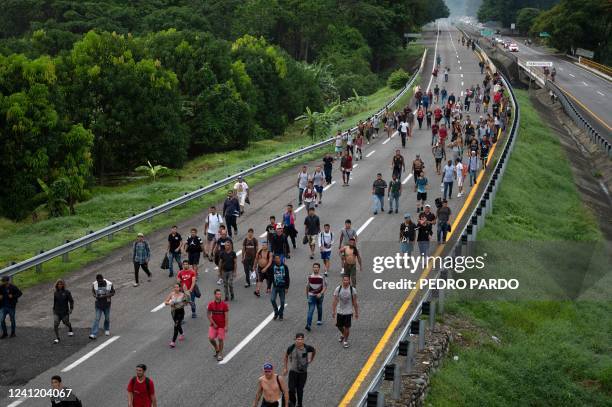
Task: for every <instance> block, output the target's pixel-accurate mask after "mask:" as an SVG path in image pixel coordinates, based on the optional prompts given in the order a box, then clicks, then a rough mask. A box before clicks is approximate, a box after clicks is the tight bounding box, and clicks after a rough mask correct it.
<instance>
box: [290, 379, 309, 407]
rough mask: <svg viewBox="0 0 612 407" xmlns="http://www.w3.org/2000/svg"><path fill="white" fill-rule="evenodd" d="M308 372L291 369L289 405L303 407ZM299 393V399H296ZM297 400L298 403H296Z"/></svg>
mask: <svg viewBox="0 0 612 407" xmlns="http://www.w3.org/2000/svg"><path fill="white" fill-rule="evenodd" d="M307 378H308V373H306V372H296V371H294V370H290V371H289V383H288V387H289V405H290V406H292V407H302V398H303V397H304V386H305V385H306V379H307ZM296 395H297V400H296ZM296 401H297V404H296Z"/></svg>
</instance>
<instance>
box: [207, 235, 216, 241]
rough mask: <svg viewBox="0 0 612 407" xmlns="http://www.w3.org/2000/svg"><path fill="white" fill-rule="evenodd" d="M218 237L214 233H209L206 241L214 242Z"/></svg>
mask: <svg viewBox="0 0 612 407" xmlns="http://www.w3.org/2000/svg"><path fill="white" fill-rule="evenodd" d="M215 237H216V235H215V234H214V233H207V234H206V240H208V241H209V242H212V241H214V240H215Z"/></svg>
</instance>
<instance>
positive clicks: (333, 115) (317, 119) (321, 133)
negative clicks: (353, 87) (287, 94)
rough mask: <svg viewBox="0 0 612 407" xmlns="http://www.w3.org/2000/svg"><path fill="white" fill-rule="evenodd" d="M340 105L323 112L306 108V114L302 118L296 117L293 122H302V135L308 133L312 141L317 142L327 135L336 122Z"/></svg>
mask: <svg viewBox="0 0 612 407" xmlns="http://www.w3.org/2000/svg"><path fill="white" fill-rule="evenodd" d="M339 106H340V105H333V106H331V107H329V108H327V109H325V111H324V112H313V111H312V110H310V108H309V107H306V112H305V113H304V114H303V115H302V116H298V117H296V119H295V121H304V122H305V124H304V127H303V129H302V133H304V132H305V133H308V135H309V136H310V138H311V139H312V141H317V140H320V139H322V138H324V137H325V136H326V135H329V132H330V130H331V127H332V126H333V124H334V123H335V122H336V121H338V119H339V115H338V108H339Z"/></svg>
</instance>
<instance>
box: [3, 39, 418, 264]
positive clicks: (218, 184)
mask: <svg viewBox="0 0 612 407" xmlns="http://www.w3.org/2000/svg"><path fill="white" fill-rule="evenodd" d="M426 57H427V49H425V51H424V52H423V56H422V57H421V64H420V66H419V68H418V69H417V70H416V71H415V72H414V74H413V75H412V77H411V78H410V81H408V83H406V85H405V86H404V88H403V89H402V90H401V91H400V92H399V93H398V94H397V95H396V96H395V97H394V98H393V99H392V100H391V101H389V103H387V104H386V105H385V106H384V107H382V108H381V109H380V110H378V111H377V112H376V113H375V114H373V115H372V117H374V116H376V117H379V116H380V115H381V114H382V113H383V112H384V111H385V110H386V109H387V107H388V106H392V105H393V104H394V103H395V102H397V101H398V100H399V99H400V98H401V97H402V96H403V95H404V94H405V93H406V92H408V91H409V90H410V89H411V88H412V86H413V84H414V81H415V79H416V77H417V75H418V74H419V73H421V72H422V71H423V66H424V65H425V58H426ZM349 131H350V132H351V134H352V133H354V132H356V131H357V127H353V128H351V129H350V130H349ZM342 134H347V132H344V133H342ZM334 140H335V137H331V138H328V139H326V140H323V141H320V142H318V143H313V144H312V145H310V146H306V147H303V148H301V149H298V150H296V151H291V152H289V153H287V154H285V155H282V156H277V157H276V158H272V159H270V160H266V161H264V162H262V163H260V164H257V165H253V166H252V167H251V168H249V169H246V170H242V171H240V172H238V173H237V174H234V175H229V176H227V177H226V178H223V179H222V180H219V181H215V182H213V183H212V184H210V185H208V186H206V187H201V188H199V189H197V190H195V191H193V192H190V193H187V192H186V193H185V194H184V195H183V196H180V197H178V198H175V199H171V200H168V202H166V203H164V204H162V205H159V206H156V207H152V208H151V209H149V210H148V211H145V212H142V213H139V214H137V215H134V216H132V217H130V218H128V219H125V220H122V221H120V222H113V223H112V224H111V225H109V226H107V227H105V228H103V229H100V230H98V231H96V232H90V233H89V234H87V235H86V236H84V237H81V238H79V239H76V240H73V241H66V243H65V244H63V245H61V246H58V247H55V248H53V249H51V250H47V251H42V250H41V252H40V253H39V254H37V255H36V256H34V257H31V258H29V259H27V260H24V261H21V262H18V263H14V262H13V264H11V265H10V266H8V267H6V268H4V269H2V270H0V276H13V275H15V274H17V273H20V272H22V271H24V270H28V269H31V268H33V267H36V269H37V270H40V269H41V267H42V264H43V263H45V262H47V261H49V260H52V259H54V258H56V257H59V256H63V257H64V259H65V261H67V260H68V257H67V256H68V253H70V252H72V251H74V250H77V249H80V248H82V247H89V245H91V244H92V243H94V242H96V241H98V240H101V239H103V238H105V237H109V238H112V236H113V234H115V233H117V232H120V231H122V230H124V229H128V228H131V227H133V226H134V225H136V224H138V223H140V222H142V221H145V220H148V219H152V218H153V217H154V216H156V215H159V214H161V213H164V212H167V211H169V210H170V209H172V208H175V207H177V206H180V205H183V204H185V203H187V202H190V201H193V200H194V199H197V198H200V197H202V196H204V195H206V194H209V193H211V192H214V191H216V190H217V189H219V188H222V187H224V186H226V185H228V184H230V183H231V182H234V181H235V180H236V179H238V177H247V176H249V175H253V174H255V173H257V172H259V171H262V170H265V169H267V168H270V167H273V166H275V165H277V164H280V163H283V162H286V161H289V160H291V159H294V158H296V157H300V156H302V155H304V154H308V153H310V152H313V151H315V150H317V149H319V148H321V147H325V146H327V145H329V144H330V143H332V142H333V141H334Z"/></svg>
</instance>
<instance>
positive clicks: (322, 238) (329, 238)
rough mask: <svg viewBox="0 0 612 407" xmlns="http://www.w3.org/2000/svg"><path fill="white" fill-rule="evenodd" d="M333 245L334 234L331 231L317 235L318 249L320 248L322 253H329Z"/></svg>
mask: <svg viewBox="0 0 612 407" xmlns="http://www.w3.org/2000/svg"><path fill="white" fill-rule="evenodd" d="M333 243H334V234H333V233H332V232H331V231H330V232H329V233H327V232H325V231H322V232H321V233H319V248H321V249H322V250H323V251H324V252H331V250H332V249H331V247H332V244H333Z"/></svg>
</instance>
